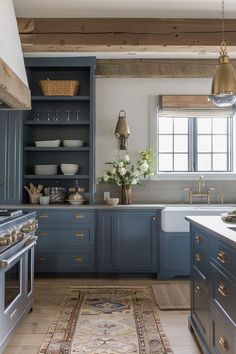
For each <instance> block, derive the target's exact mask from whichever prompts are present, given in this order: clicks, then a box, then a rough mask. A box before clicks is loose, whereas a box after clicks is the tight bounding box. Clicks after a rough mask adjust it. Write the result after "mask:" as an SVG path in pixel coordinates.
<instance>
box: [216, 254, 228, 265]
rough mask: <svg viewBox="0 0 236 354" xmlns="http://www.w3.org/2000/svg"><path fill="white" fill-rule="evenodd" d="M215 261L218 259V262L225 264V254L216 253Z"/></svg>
mask: <svg viewBox="0 0 236 354" xmlns="http://www.w3.org/2000/svg"><path fill="white" fill-rule="evenodd" d="M217 259H218V261H220V262H221V263H223V264H225V263H227V256H226V253H225V252H223V251H220V252H218V254H217Z"/></svg>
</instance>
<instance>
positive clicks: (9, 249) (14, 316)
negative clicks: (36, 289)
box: [0, 212, 38, 353]
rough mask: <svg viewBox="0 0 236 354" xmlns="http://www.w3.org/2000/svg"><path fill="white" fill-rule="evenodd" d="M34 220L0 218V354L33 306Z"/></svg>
mask: <svg viewBox="0 0 236 354" xmlns="http://www.w3.org/2000/svg"><path fill="white" fill-rule="evenodd" d="M35 216H36V213H35V212H32V213H25V214H22V215H19V216H16V217H7V218H4V219H3V217H1V216H0V353H2V352H3V350H4V349H5V347H6V345H7V343H8V342H9V340H10V336H11V334H12V333H13V331H14V329H15V328H16V327H17V325H18V324H19V323H20V321H21V320H22V318H23V316H24V314H25V313H27V312H29V310H30V309H31V308H32V305H33V280H34V247H35V245H36V240H37V237H36V236H35V231H36V230H37V227H38V224H37V221H36V220H35Z"/></svg>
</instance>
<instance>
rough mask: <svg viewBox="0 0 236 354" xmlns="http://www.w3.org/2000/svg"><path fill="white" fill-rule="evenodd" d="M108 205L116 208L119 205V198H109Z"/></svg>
mask: <svg viewBox="0 0 236 354" xmlns="http://www.w3.org/2000/svg"><path fill="white" fill-rule="evenodd" d="M106 203H107V204H108V205H110V206H116V205H117V204H118V203H119V198H107V199H106Z"/></svg>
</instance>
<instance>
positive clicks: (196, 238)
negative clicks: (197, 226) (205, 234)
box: [195, 235, 202, 243]
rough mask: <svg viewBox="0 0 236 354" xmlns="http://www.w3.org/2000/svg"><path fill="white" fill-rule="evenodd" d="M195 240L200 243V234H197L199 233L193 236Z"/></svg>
mask: <svg viewBox="0 0 236 354" xmlns="http://www.w3.org/2000/svg"><path fill="white" fill-rule="evenodd" d="M195 241H196V243H201V241H202V238H201V236H199V235H197V236H195Z"/></svg>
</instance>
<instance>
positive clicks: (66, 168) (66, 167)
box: [60, 163, 79, 175]
mask: <svg viewBox="0 0 236 354" xmlns="http://www.w3.org/2000/svg"><path fill="white" fill-rule="evenodd" d="M60 167H61V172H62V173H63V175H75V174H76V172H78V169H79V165H77V164H72V163H63V164H61V165H60Z"/></svg>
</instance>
